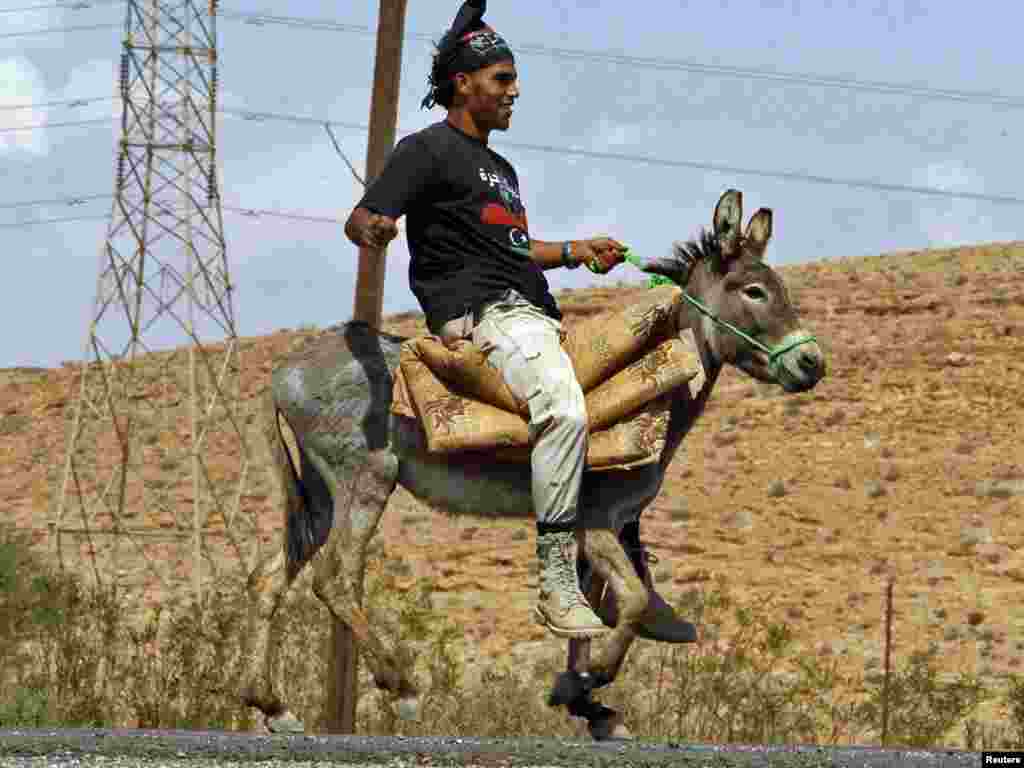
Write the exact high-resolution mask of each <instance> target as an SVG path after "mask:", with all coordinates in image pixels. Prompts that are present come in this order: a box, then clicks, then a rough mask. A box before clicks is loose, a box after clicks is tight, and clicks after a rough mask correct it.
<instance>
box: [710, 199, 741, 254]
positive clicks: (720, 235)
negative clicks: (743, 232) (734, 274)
mask: <svg viewBox="0 0 1024 768" xmlns="http://www.w3.org/2000/svg"><path fill="white" fill-rule="evenodd" d="M714 223H715V237H716V238H717V239H718V244H719V246H720V248H721V249H722V256H724V257H725V258H726V259H732V258H734V257H735V256H736V255H737V253H738V252H739V244H740V227H741V226H742V224H743V193H742V192H740V191H739V190H738V189H730V190H727V191H726V193H725V194H724V195H722V197H721V198H720V199H719V201H718V205H716V206H715V219H714Z"/></svg>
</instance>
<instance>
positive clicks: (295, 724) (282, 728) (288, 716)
mask: <svg viewBox="0 0 1024 768" xmlns="http://www.w3.org/2000/svg"><path fill="white" fill-rule="evenodd" d="M266 725H267V730H268V731H270V732H271V733H305V732H306V726H305V725H303V724H302V721H301V720H299V718H297V717H296V716H295V715H293V714H292V713H291V712H289V711H288V710H287V709H286V710H285V711H284V712H282V713H281V714H280V715H275V716H274V717H268V718H267V720H266Z"/></svg>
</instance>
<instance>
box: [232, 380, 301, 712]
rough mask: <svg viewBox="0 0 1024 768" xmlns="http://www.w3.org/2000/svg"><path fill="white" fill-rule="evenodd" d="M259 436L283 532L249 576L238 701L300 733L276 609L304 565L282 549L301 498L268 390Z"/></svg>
mask: <svg viewBox="0 0 1024 768" xmlns="http://www.w3.org/2000/svg"><path fill="white" fill-rule="evenodd" d="M263 432H264V438H265V440H266V446H267V448H268V449H269V450H270V454H271V455H270V459H271V466H273V467H274V468H275V469H276V472H275V473H273V477H274V480H275V481H276V483H275V484H276V485H277V488H278V490H279V491H280V492H281V495H282V497H283V499H284V517H285V523H286V528H285V530H284V531H282V541H281V547H280V548H279V549H278V550H277V551H276V552H273V553H271V554H270V555H268V556H267V557H265V558H264V559H263V560H262V561H261V562H260V563H259V564H258V565H257V566H256V567H255V568H254V569H253V571H252V573H251V574H250V575H249V580H248V584H247V592H248V595H249V616H248V632H247V633H246V638H245V648H244V653H245V664H244V669H245V672H244V674H245V677H244V678H243V682H242V686H241V699H242V701H243V703H244V704H246V705H247V706H250V707H255V708H256V709H258V710H259V711H260V712H261V713H262V714H263V716H264V718H265V725H266V727H267V728H268V729H269V730H271V731H275V732H278V731H287V732H296V731H301V730H302V727H303V726H302V722H301V721H300V720H299V719H298V718H296V717H295V716H294V715H292V714H291V712H289V711H288V709H287V707H286V706H285V704H284V700H283V698H282V695H281V690H280V676H279V668H278V656H279V649H280V645H281V633H282V630H283V627H282V626H281V620H280V615H279V614H278V609H279V608H280V606H281V603H282V602H283V600H284V598H285V596H286V595H287V594H288V590H289V589H290V588H291V586H292V583H293V581H294V580H295V577H296V576H297V574H298V573H299V572H300V571H301V568H302V565H303V564H302V563H299V564H292V565H291V566H289V565H288V556H287V551H286V550H287V546H288V544H287V521H288V520H289V519H290V518H293V517H295V516H298V515H299V514H301V509H302V505H303V503H304V500H303V498H302V495H301V492H300V490H299V485H298V482H297V477H296V476H295V471H294V469H293V464H292V462H291V459H290V457H289V456H288V454H287V451H288V447H287V446H286V445H285V443H284V437H283V435H282V434H281V431H280V427H279V423H278V415H277V408H276V406H275V404H274V400H273V395H272V394H271V392H270V391H269V390H268V391H267V394H266V395H265V396H264V399H263Z"/></svg>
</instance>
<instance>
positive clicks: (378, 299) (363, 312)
mask: <svg viewBox="0 0 1024 768" xmlns="http://www.w3.org/2000/svg"><path fill="white" fill-rule="evenodd" d="M406 2H407V0H380V16H379V18H378V22H377V59H376V64H375V65H374V70H373V99H372V102H371V104H370V144H369V146H368V147H367V149H366V183H367V184H369V183H370V181H371V180H372V179H375V178H376V177H377V175H378V174H380V172H381V171H382V170H383V169H384V163H385V162H386V161H387V159H388V155H389V154H390V153H391V149H392V148H393V147H394V146H395V133H396V129H397V127H398V85H399V80H400V76H401V73H402V40H403V38H404V37H405V6H406ZM383 302H384V251H376V250H372V249H370V248H360V249H359V275H358V277H357V278H356V303H355V311H354V312H353V314H352V317H353V319H354V320H361V321H363V322H364V323H369V324H370V325H372V326H373V327H374V328H380V322H381V312H382V307H383Z"/></svg>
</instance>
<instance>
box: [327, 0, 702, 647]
mask: <svg viewBox="0 0 1024 768" xmlns="http://www.w3.org/2000/svg"><path fill="white" fill-rule="evenodd" d="M485 9H486V0H467V2H465V3H463V5H462V7H461V9H460V10H459V13H458V15H457V17H456V18H455V21H454V23H453V24H452V27H451V29H450V30H449V31H448V32H447V33H446V34H445V35H444V36H443V37H442V38H441V41H440V42H439V43H438V45H437V51H436V53H435V55H434V62H433V68H432V70H431V73H430V77H429V82H430V92H429V93H428V95H427V97H426V98H425V99H424V100H423V103H422V106H423V107H427V108H429V107H432V106H434V105H435V104H440V105H441V106H442V107H444V108H446V109H447V111H448V114H447V117H446V119H445V120H444V121H441V122H438V123H435V124H433V125H431V126H430V127H428V128H425V129H423V130H421V131H418V132H416V133H413V134H411V135H409V136H406V137H405V138H404V139H402V140H401V141H400V142H399V143H398V145H397V146H396V147H395V149H394V152H393V153H392V154H391V156H390V158H389V160H388V162H387V165H386V166H385V168H384V170H383V171H382V172H381V174H380V175H379V176H378V177H377V178H376V179H375V180H374V181H373V182H372V184H370V186H369V188H368V189H367V190H366V194H365V195H364V196H363V198H362V200H360V201H359V203H358V205H357V206H356V208H355V210H354V211H353V212H352V214H351V216H350V217H349V219H348V221H347V222H346V224H345V233H346V234H347V236H348V237H349V239H350V240H351V241H352V242H353V243H355V244H356V245H358V246H363V247H367V248H373V249H383V248H384V247H385V246H386V245H387V244H388V242H389V241H390V240H391V239H392V238H394V237H395V235H396V234H397V233H398V229H397V226H396V220H397V219H398V218H400V217H401V216H403V215H405V216H406V219H407V236H408V243H409V251H410V254H411V257H412V261H411V264H410V268H409V279H410V283H411V287H412V290H413V293H414V294H415V295H416V298H417V299H418V300H419V303H420V306H421V307H422V309H423V312H424V314H425V315H426V322H427V326H428V328H429V329H430V331H431V332H432V333H434V334H436V335H438V336H440V337H441V339H442V340H443V341H444V342H445V343H446V344H449V345H450V344H453V343H455V342H458V341H460V340H463V339H471V340H472V342H473V343H474V344H476V345H477V346H479V347H480V349H481V350H482V351H483V352H484V353H485V354H486V355H487V360H488V361H489V362H490V363H491V364H493V365H494V366H495V367H496V368H497V369H498V370H499V371H500V372H501V374H502V377H503V379H504V381H505V383H506V384H507V385H508V387H509V389H510V390H511V392H512V393H513V394H514V395H515V396H516V397H517V398H519V399H520V400H521V401H522V402H525V403H527V404H528V409H529V433H530V443H531V470H532V486H531V487H532V496H533V504H534V508H535V511H536V516H537V556H538V559H539V560H540V576H539V600H538V603H537V606H536V614H537V618H538V621H539V622H540V623H541V624H543V625H544V626H546V627H547V628H548V629H549V630H550V631H551V632H552V633H553V634H555V635H557V636H559V637H568V638H586V637H593V636H597V635H600V634H602V633H604V632H605V631H606V630H607V629H608V627H606V626H605V625H604V624H603V623H602V621H601V619H600V618H598V616H597V615H596V614H595V613H594V611H593V610H592V609H591V607H590V605H589V604H588V602H587V600H586V599H585V598H584V596H583V594H582V592H581V590H580V584H579V578H578V576H577V554H578V551H579V542H578V538H577V535H578V525H579V522H580V520H579V510H578V508H577V503H578V496H579V491H580V484H581V480H582V477H583V471H584V466H585V460H586V456H587V446H588V428H587V412H586V408H585V404H584V397H583V391H582V389H581V388H580V385H579V383H578V382H577V379H576V374H575V371H574V369H573V365H572V362H571V361H570V359H569V357H568V355H567V354H566V353H565V351H564V350H563V349H562V346H561V330H562V326H561V322H560V320H561V317H562V315H561V312H559V310H558V307H557V304H556V302H555V299H554V297H553V296H552V295H551V293H550V291H549V289H548V282H547V280H546V279H545V277H544V274H543V270H547V269H554V268H556V267H566V268H567V269H575V268H577V267H579V266H580V265H581V264H585V265H586V266H587V267H588V268H589V269H590V270H591V271H592V272H594V273H596V274H605V273H607V272H608V271H609V270H611V269H613V268H614V267H615V266H616V265H618V264H620V263H621V262H622V261H623V259H624V253H625V250H626V249H625V247H624V246H623V245H622V244H621V243H619V242H617V241H616V240H614V239H611V238H608V237H597V238H592V239H589V240H576V241H567V242H564V243H558V242H544V241H541V240H537V239H533V238H531V237H530V234H529V227H528V224H527V219H526V211H525V208H524V206H523V202H522V200H521V198H520V194H519V183H518V177H517V175H516V172H515V169H514V168H513V167H512V166H511V164H509V162H508V161H507V160H505V158H503V157H501V156H500V155H499V154H497V153H496V152H495V151H494V150H492V149H491V148H490V147H489V146H488V137H489V135H490V133H491V131H493V130H499V131H505V130H508V127H509V123H510V120H511V117H512V108H513V105H514V104H515V101H516V99H517V98H518V97H519V93H520V92H519V82H518V76H517V72H516V67H515V59H514V56H513V54H512V51H511V49H510V48H509V46H508V44H507V43H506V42H505V40H504V39H502V38H501V37H500V36H499V35H498V34H497V33H495V32H494V30H493V29H491V28H490V27H489V26H488V25H486V24H484V23H483V21H482V18H483V15H484V11H485ZM620 538H621V543H622V545H623V547H624V548H625V550H626V552H627V553H628V554H629V556H630V559H631V561H632V562H633V564H634V567H635V569H636V571H637V574H638V575H639V576H640V578H641V579H642V580H643V581H644V582H645V584H647V587H648V590H649V592H650V599H649V601H648V608H647V610H646V612H645V613H644V614H643V617H642V621H641V622H640V624H639V625H638V626H637V633H638V634H639V635H640V636H641V637H647V638H650V639H654V640H662V641H667V642H677V643H678V642H692V641H694V640H695V639H696V629H695V627H694V626H693V624H691V623H689V622H686V621H683V620H681V619H680V618H678V617H677V616H676V615H675V613H674V612H673V610H672V608H671V607H670V606H669V605H668V604H667V603H666V602H665V601H664V600H663V599H662V598H661V597H660V596H659V595H658V594H657V593H656V592H655V591H654V588H653V581H652V579H651V577H650V573H649V571H648V568H647V563H646V561H647V554H646V551H645V549H644V547H643V545H642V544H641V542H640V529H639V522H634V523H630V524H628V525H626V526H625V528H624V529H623V531H622V533H621V535H620Z"/></svg>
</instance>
